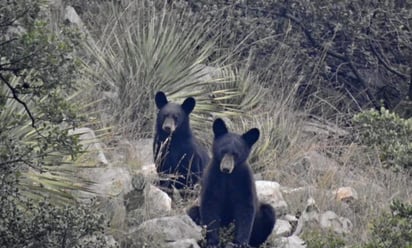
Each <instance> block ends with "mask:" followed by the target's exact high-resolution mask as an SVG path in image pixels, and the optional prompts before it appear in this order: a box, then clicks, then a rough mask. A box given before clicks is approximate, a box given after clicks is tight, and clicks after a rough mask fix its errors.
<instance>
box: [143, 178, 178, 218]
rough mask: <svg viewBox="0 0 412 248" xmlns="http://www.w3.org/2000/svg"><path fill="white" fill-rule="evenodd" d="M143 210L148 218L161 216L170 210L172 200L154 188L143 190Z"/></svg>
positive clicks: (149, 186) (149, 187)
mask: <svg viewBox="0 0 412 248" xmlns="http://www.w3.org/2000/svg"><path fill="white" fill-rule="evenodd" d="M144 206H145V210H146V211H147V214H148V215H149V216H158V215H163V214H166V213H168V212H170V211H171V210H172V199H171V198H170V197H169V195H168V194H167V193H165V192H164V191H162V190H160V189H159V188H157V187H156V186H153V185H151V184H150V185H148V187H146V188H145V204H144Z"/></svg>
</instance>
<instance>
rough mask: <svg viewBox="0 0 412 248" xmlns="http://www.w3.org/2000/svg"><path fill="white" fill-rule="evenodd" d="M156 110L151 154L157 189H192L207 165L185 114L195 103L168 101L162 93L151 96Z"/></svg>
mask: <svg viewBox="0 0 412 248" xmlns="http://www.w3.org/2000/svg"><path fill="white" fill-rule="evenodd" d="M155 103H156V106H157V108H158V110H159V111H158V113H157V118H156V127H155V135H154V141H153V155H154V161H155V165H156V171H157V173H158V174H159V176H160V177H161V180H160V182H159V184H160V185H159V186H160V187H161V188H162V189H163V190H165V191H167V192H168V193H171V192H172V190H173V188H176V189H178V190H181V189H187V188H189V189H193V186H194V185H195V184H196V183H197V182H198V181H199V179H200V177H201V176H202V172H203V168H204V167H205V165H206V164H207V163H208V162H209V155H208V153H207V150H206V148H205V147H203V146H202V145H201V144H200V143H199V142H198V141H197V140H196V139H195V137H194V136H193V134H192V131H191V128H190V123H189V121H190V120H189V115H190V113H191V112H192V111H193V109H194V107H195V105H196V101H195V99H194V98H192V97H189V98H187V99H185V100H184V102H183V104H181V105H180V104H177V103H173V102H169V101H168V99H167V97H166V95H165V93H163V92H162V91H159V92H157V93H156V95H155Z"/></svg>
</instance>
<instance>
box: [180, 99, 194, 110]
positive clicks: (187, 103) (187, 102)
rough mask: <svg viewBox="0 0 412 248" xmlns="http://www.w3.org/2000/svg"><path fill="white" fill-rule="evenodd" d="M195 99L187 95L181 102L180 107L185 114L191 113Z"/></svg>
mask: <svg viewBox="0 0 412 248" xmlns="http://www.w3.org/2000/svg"><path fill="white" fill-rule="evenodd" d="M195 105H196V101H195V99H194V98H193V97H188V98H186V100H185V101H184V102H183V104H182V108H183V110H184V111H185V113H186V114H190V113H192V111H193V109H194V108H195Z"/></svg>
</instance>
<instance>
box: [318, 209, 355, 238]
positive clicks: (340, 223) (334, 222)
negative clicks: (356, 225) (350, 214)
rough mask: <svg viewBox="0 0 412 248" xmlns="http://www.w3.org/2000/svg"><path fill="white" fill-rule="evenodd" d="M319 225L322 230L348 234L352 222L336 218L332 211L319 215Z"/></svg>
mask: <svg viewBox="0 0 412 248" xmlns="http://www.w3.org/2000/svg"><path fill="white" fill-rule="evenodd" d="M319 224H320V227H321V228H322V229H330V230H332V231H334V232H336V233H339V234H342V233H345V234H346V233H350V231H351V230H352V226H353V225H352V222H351V221H350V220H349V219H347V218H344V217H340V216H338V215H337V214H336V213H334V212H332V211H326V212H324V213H322V214H321V215H320V218H319Z"/></svg>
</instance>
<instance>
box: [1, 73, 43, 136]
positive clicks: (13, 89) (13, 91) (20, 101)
mask: <svg viewBox="0 0 412 248" xmlns="http://www.w3.org/2000/svg"><path fill="white" fill-rule="evenodd" d="M0 79H1V80H2V81H3V82H4V83H5V84H6V85H7V87H8V88H9V89H10V90H11V93H12V94H13V98H14V99H15V100H16V101H17V102H18V103H20V104H21V105H23V107H24V109H25V110H26V113H27V114H28V116H29V117H30V119H31V126H32V127H33V128H36V125H35V119H34V116H33V115H32V113H31V111H30V109H29V107H27V104H26V103H25V102H24V101H23V100H21V99H20V98H19V95H18V92H17V90H16V89H15V88H14V87H13V86H12V85H11V84H10V83H9V81H7V79H6V78H4V77H3V75H2V74H1V73H0Z"/></svg>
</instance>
